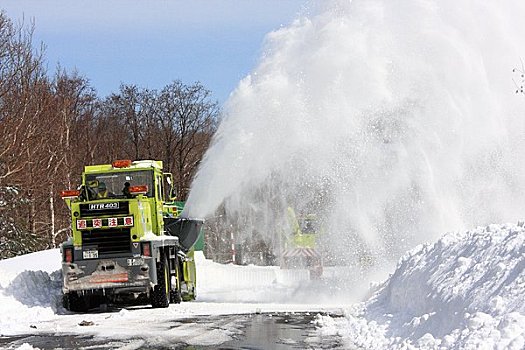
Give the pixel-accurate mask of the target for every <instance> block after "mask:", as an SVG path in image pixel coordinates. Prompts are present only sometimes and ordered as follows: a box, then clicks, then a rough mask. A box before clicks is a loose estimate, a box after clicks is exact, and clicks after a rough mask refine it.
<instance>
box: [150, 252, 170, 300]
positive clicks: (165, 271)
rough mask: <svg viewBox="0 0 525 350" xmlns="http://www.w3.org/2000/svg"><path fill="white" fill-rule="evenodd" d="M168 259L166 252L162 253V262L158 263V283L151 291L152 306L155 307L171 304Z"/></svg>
mask: <svg viewBox="0 0 525 350" xmlns="http://www.w3.org/2000/svg"><path fill="white" fill-rule="evenodd" d="M169 268H170V266H169V264H168V259H167V257H166V255H165V254H164V252H162V253H161V255H160V262H159V263H158V264H157V285H156V286H155V287H153V290H152V292H151V306H153V307H154V308H164V307H168V306H169V305H170V271H169Z"/></svg>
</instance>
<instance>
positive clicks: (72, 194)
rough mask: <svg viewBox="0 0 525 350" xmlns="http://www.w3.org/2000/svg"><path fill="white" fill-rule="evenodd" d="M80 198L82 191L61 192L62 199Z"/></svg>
mask: <svg viewBox="0 0 525 350" xmlns="http://www.w3.org/2000/svg"><path fill="white" fill-rule="evenodd" d="M78 196H80V191H78V190H65V191H60V197H62V198H77V197H78Z"/></svg>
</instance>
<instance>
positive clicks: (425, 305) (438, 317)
mask: <svg viewBox="0 0 525 350" xmlns="http://www.w3.org/2000/svg"><path fill="white" fill-rule="evenodd" d="M524 244H525V230H524V228H523V226H522V225H490V226H488V227H484V228H478V229H476V230H473V231H469V232H463V233H452V234H447V235H445V236H444V237H442V238H441V239H440V240H439V241H438V242H436V243H435V244H427V245H422V246H419V247H417V248H416V249H414V250H412V251H410V252H409V253H407V254H406V255H405V256H404V257H403V258H402V259H401V261H400V262H399V264H398V266H397V269H396V271H395V272H394V273H393V274H392V275H391V276H390V278H389V279H388V280H387V281H386V282H384V283H383V284H382V285H381V286H380V287H379V288H378V290H377V292H376V293H375V295H374V296H373V297H372V298H370V299H369V300H368V301H366V302H364V303H361V304H358V305H356V306H354V307H352V308H351V309H349V310H347V313H346V317H345V318H338V319H335V318H331V317H329V316H319V317H318V318H317V324H318V325H319V327H320V336H321V337H322V336H334V335H337V336H340V337H342V338H343V340H344V342H345V344H346V345H347V346H348V347H350V348H354V347H358V348H363V349H515V350H520V349H525V272H524V268H525V245H524Z"/></svg>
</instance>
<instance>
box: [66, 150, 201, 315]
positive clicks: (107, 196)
mask: <svg viewBox="0 0 525 350" xmlns="http://www.w3.org/2000/svg"><path fill="white" fill-rule="evenodd" d="M172 184H173V181H172V175H171V174H170V173H164V172H163V171H162V162H161V161H154V160H142V161H134V162H132V161H131V160H118V161H114V162H113V163H112V164H103V165H91V166H85V167H84V172H83V173H82V184H81V185H80V187H79V188H78V189H77V190H67V191H62V192H61V197H62V198H64V200H65V201H66V204H67V206H68V208H69V210H70V212H71V230H72V236H71V237H70V238H69V239H68V240H67V241H66V242H64V243H63V244H62V245H61V247H60V249H61V253H62V275H63V288H62V291H63V305H64V307H65V308H66V309H67V310H70V311H75V312H85V311H88V310H89V309H90V308H94V307H98V306H100V305H101V304H108V303H111V304H128V305H129V304H148V303H149V304H151V305H152V306H153V307H154V308H165V307H168V305H169V304H170V303H180V302H181V301H182V300H184V301H189V300H194V299H195V297H196V268H195V261H194V244H195V242H196V241H197V239H198V238H199V235H200V233H201V226H202V223H203V221H202V220H196V219H188V218H182V217H180V216H179V214H180V213H181V211H182V207H183V205H184V203H183V202H177V201H175V197H174V193H175V191H174V189H173V187H172Z"/></svg>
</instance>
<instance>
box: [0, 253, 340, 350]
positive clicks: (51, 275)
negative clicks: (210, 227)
mask: <svg viewBox="0 0 525 350" xmlns="http://www.w3.org/2000/svg"><path fill="white" fill-rule="evenodd" d="M60 261H61V257H60V253H59V251H58V249H55V250H48V251H42V252H37V253H33V254H28V255H24V256H20V257H16V258H13V259H7V260H1V261H0V336H14V335H17V334H76V335H82V336H94V337H99V338H103V339H107V338H109V339H113V340H118V339H122V340H124V339H125V340H126V341H129V340H130V339H134V341H135V340H136V341H137V342H138V347H139V348H140V347H141V346H142V345H144V344H146V345H147V346H151V347H157V346H158V347H163V346H164V347H166V346H171V345H170V344H177V343H185V344H189V345H213V344H221V343H223V342H225V341H228V340H231V338H232V337H234V336H235V335H236V334H238V333H239V328H242V324H240V323H239V322H237V321H236V318H235V317H233V318H228V317H226V318H225V317H220V316H217V315H235V314H251V313H273V312H302V311H313V312H315V311H324V310H326V308H327V307H326V305H312V304H284V303H282V302H283V300H284V298H285V297H286V296H287V295H289V294H290V290H292V291H293V290H294V289H296V288H297V285H299V286H302V284H304V283H308V282H309V281H308V280H307V279H308V278H309V275H308V274H307V273H305V272H307V271H294V272H291V271H281V270H280V269H278V268H276V267H257V266H234V265H222V264H217V263H214V262H212V261H210V260H207V259H205V258H204V256H203V255H202V253H197V254H196V263H197V275H198V301H197V302H191V303H182V304H178V305H170V307H169V308H168V309H151V308H150V307H149V306H145V307H138V308H131V309H122V310H120V311H118V310H117V312H115V311H112V312H107V313H106V312H102V313H101V312H93V313H89V314H71V313H69V312H67V311H65V310H63V308H62V307H61V305H60V304H61V284H62V281H61V273H60V270H59V269H60ZM305 279H306V281H305ZM279 301H281V303H279ZM334 308H335V309H337V310H340V307H338V306H336V307H332V308H331V309H334ZM210 315H211V317H209V316H210ZM201 316H204V317H201ZM182 319H192V320H195V321H191V322H187V321H181V320H182ZM230 319H231V320H230ZM84 321H85V322H87V324H89V326H82V324H83V323H85V322H84ZM141 344H142V345H141Z"/></svg>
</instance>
